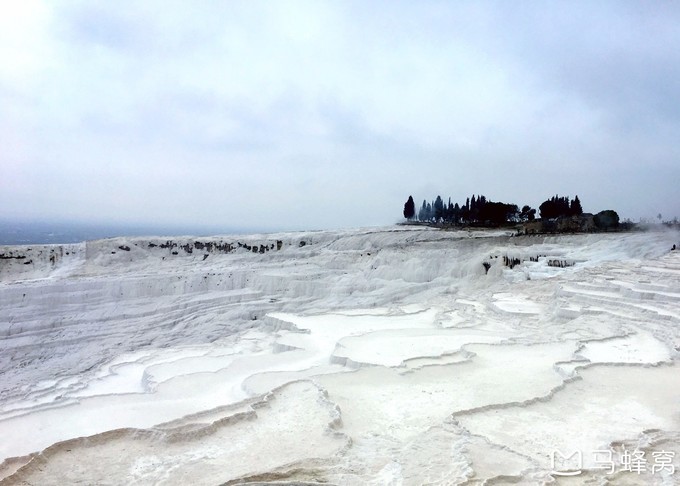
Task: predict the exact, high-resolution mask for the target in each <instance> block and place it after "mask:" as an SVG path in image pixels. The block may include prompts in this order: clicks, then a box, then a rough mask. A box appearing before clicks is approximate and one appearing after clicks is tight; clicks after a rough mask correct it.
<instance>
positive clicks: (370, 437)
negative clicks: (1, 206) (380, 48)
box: [0, 227, 680, 485]
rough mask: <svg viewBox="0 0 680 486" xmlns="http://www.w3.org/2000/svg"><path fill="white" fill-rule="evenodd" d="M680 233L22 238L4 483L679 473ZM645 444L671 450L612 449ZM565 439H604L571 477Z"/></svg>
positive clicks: (581, 446) (5, 370) (2, 352)
mask: <svg viewBox="0 0 680 486" xmlns="http://www.w3.org/2000/svg"><path fill="white" fill-rule="evenodd" d="M679 240H680V236H679V235H678V233H673V232H649V233H613V234H592V235H556V236H530V237H529V236H521V237H517V236H510V235H509V234H507V233H506V232H503V231H495V232H494V231H457V232H456V231H453V232H447V231H437V230H433V229H428V228H411V227H390V228H377V229H361V230H347V231H326V232H309V233H282V234H275V235H249V236H241V237H235V236H229V237H226V236H225V237H214V238H191V237H175V238H118V239H108V240H98V241H92V242H87V243H82V244H77V245H56V246H39V245H37V246H31V247H1V248H0V253H2V254H3V255H5V256H7V255H9V254H10V252H12V253H11V256H12V258H4V259H2V260H0V437H1V438H2V440H0V461H4V462H2V463H1V465H0V484H41V485H43V484H55V485H63V484H74V483H77V482H81V483H83V484H168V485H170V484H197V485H198V484H233V483H248V482H251V483H258V484H262V483H267V482H275V483H277V484H282V483H283V484H286V483H289V484H300V483H318V482H324V483H326V484H395V485H397V484H403V485H411V484H424V483H427V484H478V485H481V484H509V483H512V484H548V483H553V482H554V481H556V480H557V481H561V482H564V484H583V483H585V482H586V481H592V482H593V484H602V483H603V482H604V481H605V480H607V481H611V482H612V483H613V484H659V485H662V484H663V485H665V484H674V481H677V480H678V479H677V478H680V472H675V474H671V472H670V468H668V467H667V468H664V469H662V470H658V471H654V474H652V470H651V469H652V467H651V464H652V453H653V452H659V451H672V452H674V456H673V458H672V461H673V465H674V467H675V468H676V469H680V372H679V370H678V356H679V352H680V252H669V250H670V248H671V246H672V245H673V244H674V243H675V244H677V243H678V241H679ZM170 241H172V242H173V244H174V246H173V245H172V244H171V245H168V244H167V243H168V242H170ZM196 241H200V242H201V245H195V242H196ZM206 242H214V243H219V244H220V245H222V246H220V248H222V250H215V249H212V250H210V249H208V250H204V249H203V248H204V246H203V244H205V243H206ZM303 242H304V244H303ZM227 244H229V245H230V246H229V247H228V250H229V251H228V250H225V249H224V248H227V246H226V245H227ZM185 247H186V248H188V249H183V248H185ZM126 248H127V249H126ZM189 250H191V251H189ZM17 256H19V257H23V258H16V257H17ZM503 256H507V257H509V258H517V259H519V260H521V261H522V263H521V264H519V265H517V266H515V267H514V268H509V267H506V266H504V265H503ZM537 257H538V258H537ZM532 260H537V261H532ZM550 260H563V261H568V262H570V264H571V263H574V265H573V266H565V267H559V266H551V265H548V262H549V261H550ZM485 262H486V263H488V264H489V265H490V266H489V269H488V272H487V271H486V269H485V267H484V266H483V263H485ZM624 447H626V448H627V449H630V450H634V449H636V448H638V449H639V450H641V451H645V452H646V453H647V458H648V460H649V462H650V464H649V468H648V470H647V471H645V472H643V473H641V474H640V475H638V474H637V473H634V472H629V471H620V470H617V471H616V472H614V473H613V474H611V475H607V471H605V470H603V469H601V468H600V469H598V465H599V464H598V463H596V461H594V459H593V455H592V454H591V451H594V450H602V449H609V448H612V449H613V450H614V451H615V452H616V453H619V452H621V451H622V450H623V448H624ZM555 450H558V451H561V452H562V453H568V452H572V451H575V450H580V451H582V453H583V461H582V462H583V464H582V471H581V473H580V474H579V475H578V476H577V477H573V478H571V480H570V481H571V482H568V481H569V480H568V479H565V478H560V476H559V475H557V474H556V473H555V472H553V471H552V465H551V460H550V456H551V453H552V452H553V451H555ZM558 472H559V471H558ZM565 481H566V482H565ZM560 484H561V483H560Z"/></svg>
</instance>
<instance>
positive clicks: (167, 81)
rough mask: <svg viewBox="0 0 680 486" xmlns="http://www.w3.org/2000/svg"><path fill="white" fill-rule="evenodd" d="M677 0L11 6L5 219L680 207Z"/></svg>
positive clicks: (162, 219) (385, 217)
mask: <svg viewBox="0 0 680 486" xmlns="http://www.w3.org/2000/svg"><path fill="white" fill-rule="evenodd" d="M679 46H680V2H671V1H657V2H642V1H640V2H625V1H612V2H606V1H597V2H595V1H582V2H579V1H564V2H550V1H537V2H519V1H498V2H480V1H474V2H473V1H470V2H462V1H460V2H451V1H441V2H439V1H418V2H415V1H403V2H400V1H384V2H378V1H356V2H352V1H334V2H322V1H309V2H306V1H295V2H291V1H268V2H258V1H253V0H247V1H243V2H241V1H212V2H211V1H198V2H187V1H182V2H179V1H168V0H162V1H144V2H139V1H134V2H133V1H116V2H110V1H93V0H83V1H58V2H53V1H45V2H43V1H36V0H21V1H10V0H8V1H2V0H0V171H1V172H0V207H1V208H2V211H1V213H0V214H2V215H3V216H5V217H17V218H24V219H43V220H44V219H55V218H56V219H63V220H74V221H76V220H77V221H92V222H95V221H96V222H116V223H120V222H134V223H149V224H150V223H153V224H175V225H188V226H196V227H198V226H211V227H215V226H217V227H224V228H235V227H238V228H253V229H315V228H332V227H348V226H366V225H376V224H391V223H394V222H396V221H398V220H399V219H400V217H401V210H402V208H403V204H404V202H405V201H406V199H407V198H408V196H409V195H410V194H412V195H413V197H414V199H415V200H416V204H417V205H420V204H421V203H422V200H423V199H425V198H427V199H428V200H430V199H434V198H435V197H436V196H437V195H438V194H441V195H442V196H443V197H444V198H445V199H446V198H448V197H449V196H452V198H453V200H454V201H464V200H465V198H466V197H467V196H469V195H470V194H472V193H475V194H479V193H481V194H484V195H486V196H487V198H488V199H491V200H500V201H504V202H512V203H516V204H519V205H520V206H521V205H523V204H529V205H531V206H533V207H537V206H538V205H539V204H540V203H541V202H542V201H543V200H545V199H546V198H548V197H549V196H551V195H553V194H556V193H559V194H560V195H569V196H572V197H573V196H574V195H576V194H578V196H579V198H580V199H581V201H582V203H583V208H584V210H585V211H588V212H597V211H599V210H602V209H616V210H617V211H618V212H619V214H620V215H621V217H622V218H626V217H629V218H632V219H634V220H637V219H638V218H640V217H656V215H657V213H662V215H663V216H664V219H671V218H672V217H673V216H678V217H680V198H679V197H678V187H679V184H680V47H679Z"/></svg>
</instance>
